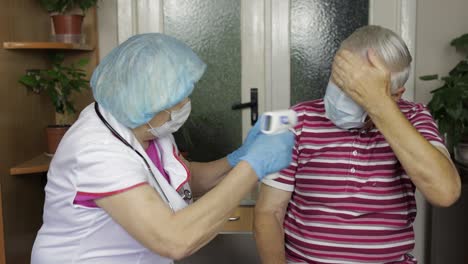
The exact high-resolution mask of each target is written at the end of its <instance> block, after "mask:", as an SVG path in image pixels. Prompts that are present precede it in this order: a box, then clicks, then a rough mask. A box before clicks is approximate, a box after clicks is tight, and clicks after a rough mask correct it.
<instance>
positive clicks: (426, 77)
mask: <svg viewBox="0 0 468 264" xmlns="http://www.w3.org/2000/svg"><path fill="white" fill-rule="evenodd" d="M438 78H439V75H438V74H432V75H424V76H421V77H419V79H420V80H421V81H432V80H437V79H438Z"/></svg>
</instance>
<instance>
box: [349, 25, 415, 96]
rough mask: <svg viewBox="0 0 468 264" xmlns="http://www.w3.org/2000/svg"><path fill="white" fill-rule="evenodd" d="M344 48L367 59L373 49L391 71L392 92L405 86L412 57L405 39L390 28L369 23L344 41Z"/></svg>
mask: <svg viewBox="0 0 468 264" xmlns="http://www.w3.org/2000/svg"><path fill="white" fill-rule="evenodd" d="M340 48H344V49H346V50H349V51H351V52H354V53H358V54H360V55H361V56H363V57H364V58H366V59H367V51H368V49H373V50H374V51H375V52H376V53H377V55H378V56H379V57H380V58H382V59H383V61H384V63H385V65H386V66H387V67H388V68H389V70H390V71H391V82H392V87H391V88H392V92H395V91H396V90H397V89H398V88H400V87H403V86H404V85H405V83H406V81H407V80H408V77H409V74H410V69H411V61H412V57H411V54H410V52H409V50H408V47H407V46H406V44H405V42H404V41H403V39H402V38H401V37H400V36H398V35H397V34H396V33H395V32H393V31H391V30H390V29H387V28H383V27H381V26H375V25H369V26H364V27H361V28H359V29H357V30H356V31H354V32H353V33H352V34H351V35H350V36H349V37H348V38H346V39H345V40H344V41H343V42H342V43H341V46H340Z"/></svg>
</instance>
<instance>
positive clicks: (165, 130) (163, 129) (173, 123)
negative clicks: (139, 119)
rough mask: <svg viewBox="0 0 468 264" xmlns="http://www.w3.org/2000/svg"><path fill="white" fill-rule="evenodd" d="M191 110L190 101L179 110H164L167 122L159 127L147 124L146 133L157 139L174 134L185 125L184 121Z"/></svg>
mask: <svg viewBox="0 0 468 264" xmlns="http://www.w3.org/2000/svg"><path fill="white" fill-rule="evenodd" d="M191 110H192V105H191V103H190V101H188V102H187V103H185V104H184V106H182V108H181V109H179V110H174V111H171V112H169V111H167V110H164V111H166V112H168V113H169V115H170V118H169V120H168V121H167V122H166V123H164V124H162V125H161V126H159V127H152V126H151V125H150V123H148V126H149V127H150V129H148V132H150V133H151V134H153V136H155V137H157V138H162V137H165V136H167V135H169V134H172V133H174V132H176V131H177V130H179V128H180V127H181V126H182V125H183V124H184V123H185V121H187V119H188V117H189V115H190V111H191Z"/></svg>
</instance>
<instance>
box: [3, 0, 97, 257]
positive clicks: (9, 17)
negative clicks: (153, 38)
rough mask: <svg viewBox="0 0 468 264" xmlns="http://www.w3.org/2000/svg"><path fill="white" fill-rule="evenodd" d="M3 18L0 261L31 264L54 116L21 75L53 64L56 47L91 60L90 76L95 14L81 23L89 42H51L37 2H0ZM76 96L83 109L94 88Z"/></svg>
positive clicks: (93, 60) (69, 56)
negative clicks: (29, 90)
mask: <svg viewBox="0 0 468 264" xmlns="http://www.w3.org/2000/svg"><path fill="white" fill-rule="evenodd" d="M0 18H3V20H2V22H1V23H0V101H1V103H0V119H1V120H2V129H1V130H0V146H2V147H1V148H0V160H1V162H0V187H1V189H0V201H1V205H0V264H4V263H8V264H10V263H12V264H16V263H18V264H23V263H30V256H31V248H32V245H33V242H34V239H35V237H36V233H37V231H38V230H39V228H40V226H41V224H42V208H43V206H44V183H45V179H46V178H45V173H44V172H45V171H46V170H47V168H48V163H49V161H50V159H49V158H48V157H46V156H44V155H43V154H42V153H43V152H44V151H45V150H46V144H45V143H46V140H45V131H44V128H45V127H46V126H47V125H49V124H52V123H54V119H55V118H56V117H55V111H54V109H53V107H52V104H51V103H50V101H49V100H46V98H44V97H43V96H37V95H33V94H30V93H27V91H26V89H25V88H24V87H22V85H20V84H19V83H18V79H19V77H20V76H21V75H23V74H24V73H25V71H26V70H28V69H45V68H48V67H50V60H49V58H48V56H47V55H48V53H49V52H53V51H57V50H60V51H64V53H65V56H66V60H65V63H68V62H75V61H77V60H79V59H80V58H82V57H87V58H89V59H90V60H89V63H88V65H87V66H86V70H87V73H88V77H89V76H90V75H89V74H90V73H91V72H92V71H93V70H94V68H95V67H96V65H97V63H98V51H97V49H96V47H97V26H96V25H97V24H96V12H95V10H94V9H92V10H89V11H88V14H87V15H86V17H85V21H84V24H83V32H84V34H85V35H86V43H87V45H81V44H71V43H58V42H48V41H47V40H49V36H50V18H49V15H48V14H47V12H45V11H44V10H43V9H42V8H41V7H40V4H39V1H37V0H4V1H0ZM73 100H74V101H75V106H76V109H77V111H81V109H83V107H84V106H86V105H87V104H89V103H90V102H91V101H92V96H91V92H90V91H86V92H85V93H82V94H79V95H77V96H76V97H74V98H73ZM34 157H35V158H34ZM25 161H26V162H25ZM18 164H20V165H18ZM31 173H35V175H20V174H31Z"/></svg>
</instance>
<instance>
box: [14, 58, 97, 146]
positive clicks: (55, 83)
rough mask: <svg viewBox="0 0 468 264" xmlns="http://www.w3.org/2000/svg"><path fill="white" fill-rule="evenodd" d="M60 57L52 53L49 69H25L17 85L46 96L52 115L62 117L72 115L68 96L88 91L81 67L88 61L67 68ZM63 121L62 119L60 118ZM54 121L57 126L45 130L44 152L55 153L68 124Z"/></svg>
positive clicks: (72, 107)
mask: <svg viewBox="0 0 468 264" xmlns="http://www.w3.org/2000/svg"><path fill="white" fill-rule="evenodd" d="M63 60H64V55H63V54H61V53H55V54H53V55H52V67H51V68H50V69H42V70H29V71H27V72H26V74H25V75H23V76H21V77H20V79H19V83H21V84H22V85H24V86H25V87H26V88H27V89H28V91H31V92H33V93H36V94H42V93H46V94H47V95H48V96H49V98H50V99H51V101H52V104H53V105H54V108H55V112H56V113H58V114H62V115H67V114H68V115H69V114H73V113H75V108H74V106H73V102H72V101H71V98H70V96H71V95H72V92H73V91H75V92H80V91H81V90H83V89H88V88H89V86H88V80H86V79H85V78H86V72H85V70H84V69H83V68H82V67H83V66H85V65H86V64H87V63H88V59H81V60H80V61H78V62H77V63H72V64H71V65H69V66H65V65H63ZM63 120H65V119H63ZM63 120H60V119H57V124H55V125H49V126H48V127H47V128H46V134H47V147H48V153H50V154H53V153H55V149H56V148H57V146H58V143H59V142H60V139H61V138H62V136H63V135H64V134H65V132H66V130H67V129H68V128H69V127H70V124H66V123H63Z"/></svg>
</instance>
